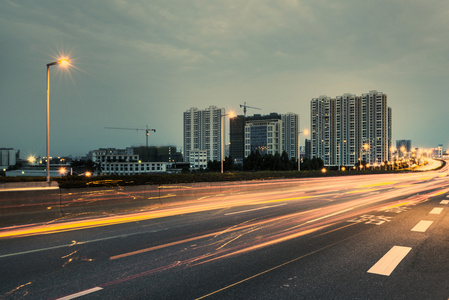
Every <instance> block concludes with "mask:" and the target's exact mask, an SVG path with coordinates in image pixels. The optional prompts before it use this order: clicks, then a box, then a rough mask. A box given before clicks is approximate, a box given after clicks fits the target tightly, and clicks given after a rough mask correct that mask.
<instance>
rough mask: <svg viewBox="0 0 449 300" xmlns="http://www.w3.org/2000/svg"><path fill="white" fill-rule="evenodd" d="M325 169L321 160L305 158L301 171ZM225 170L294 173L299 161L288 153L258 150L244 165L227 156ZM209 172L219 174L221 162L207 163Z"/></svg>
mask: <svg viewBox="0 0 449 300" xmlns="http://www.w3.org/2000/svg"><path fill="white" fill-rule="evenodd" d="M323 167H324V162H323V160H322V159H321V158H315V157H314V158H312V159H308V158H305V159H304V160H303V161H302V162H301V170H321V169H322V168H323ZM223 169H224V170H225V171H247V172H251V171H293V170H298V161H297V160H296V159H294V158H289V156H288V154H287V152H285V151H283V152H282V154H279V153H278V152H276V153H275V154H274V155H273V154H264V155H261V154H260V152H259V151H258V150H256V151H251V153H250V155H248V156H247V157H245V158H244V159H243V165H242V164H236V163H235V162H234V159H233V158H232V157H231V156H227V157H226V158H225V160H224V162H223ZM207 170H208V171H213V172H219V171H220V170H221V164H220V162H219V161H216V160H214V161H209V162H208V163H207Z"/></svg>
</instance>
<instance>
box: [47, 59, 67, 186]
mask: <svg viewBox="0 0 449 300" xmlns="http://www.w3.org/2000/svg"><path fill="white" fill-rule="evenodd" d="M54 65H61V66H63V67H68V66H69V65H70V61H69V60H68V59H66V58H63V59H60V60H58V61H54V62H52V63H49V64H47V183H48V185H50V66H54Z"/></svg>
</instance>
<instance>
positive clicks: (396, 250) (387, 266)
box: [368, 246, 412, 276]
mask: <svg viewBox="0 0 449 300" xmlns="http://www.w3.org/2000/svg"><path fill="white" fill-rule="evenodd" d="M410 250H412V248H410V247H402V246H393V248H391V249H390V251H388V252H387V253H386V254H385V255H384V256H383V257H382V258H381V259H380V260H379V261H378V262H377V263H376V264H375V265H374V266H372V267H371V269H369V270H368V273H373V274H378V275H385V276H390V274H391V273H392V272H393V271H394V269H396V267H397V266H398V265H399V263H400V262H401V261H402V260H403V259H404V257H405V256H406V255H407V254H408V253H409V252H410Z"/></svg>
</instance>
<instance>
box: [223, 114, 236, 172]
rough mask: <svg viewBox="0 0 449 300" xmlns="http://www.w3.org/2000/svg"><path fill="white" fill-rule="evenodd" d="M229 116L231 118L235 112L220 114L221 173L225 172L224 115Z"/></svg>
mask: <svg viewBox="0 0 449 300" xmlns="http://www.w3.org/2000/svg"><path fill="white" fill-rule="evenodd" d="M226 116H229V118H231V119H232V118H233V117H234V116H235V114H234V113H233V112H230V113H229V114H224V115H221V116H220V148H221V149H220V165H221V173H223V144H224V142H223V139H224V138H223V123H224V117H226Z"/></svg>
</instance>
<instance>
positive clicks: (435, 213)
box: [430, 207, 443, 215]
mask: <svg viewBox="0 0 449 300" xmlns="http://www.w3.org/2000/svg"><path fill="white" fill-rule="evenodd" d="M442 211H443V208H441V207H435V208H434V209H432V211H431V212H430V213H431V214H433V215H439V214H440V213H441V212H442Z"/></svg>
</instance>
